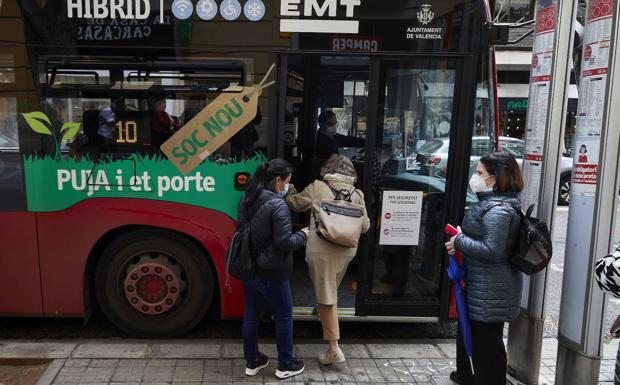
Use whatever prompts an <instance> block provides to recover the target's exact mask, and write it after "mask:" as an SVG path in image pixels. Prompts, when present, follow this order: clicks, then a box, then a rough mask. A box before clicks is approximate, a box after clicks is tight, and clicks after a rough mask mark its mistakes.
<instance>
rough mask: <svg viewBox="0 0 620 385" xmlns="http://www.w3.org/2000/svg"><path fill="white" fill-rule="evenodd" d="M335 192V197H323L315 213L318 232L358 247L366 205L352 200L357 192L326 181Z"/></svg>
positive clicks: (344, 244)
mask: <svg viewBox="0 0 620 385" xmlns="http://www.w3.org/2000/svg"><path fill="white" fill-rule="evenodd" d="M325 184H326V185H327V186H328V187H329V189H330V190H331V191H332V193H334V199H322V200H321V204H320V205H319V210H318V213H315V216H314V218H315V224H316V232H317V234H319V235H320V236H321V237H322V238H323V239H326V240H328V241H330V242H332V243H335V244H337V245H340V246H345V247H357V244H358V243H359V239H360V235H361V234H362V220H363V217H364V212H365V207H364V205H359V204H356V203H353V202H352V199H351V198H352V196H353V193H354V192H355V189H353V191H348V190H346V189H342V190H336V189H334V188H333V187H332V186H330V184H329V183H327V182H325Z"/></svg>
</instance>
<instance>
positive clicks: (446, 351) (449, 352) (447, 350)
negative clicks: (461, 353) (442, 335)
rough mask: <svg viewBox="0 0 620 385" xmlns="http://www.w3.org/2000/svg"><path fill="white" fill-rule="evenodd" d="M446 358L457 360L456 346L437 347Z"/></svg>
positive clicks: (438, 345)
mask: <svg viewBox="0 0 620 385" xmlns="http://www.w3.org/2000/svg"><path fill="white" fill-rule="evenodd" d="M435 346H437V348H438V349H439V351H440V352H441V353H442V354H443V355H444V357H446V358H456V344H437V345H435Z"/></svg>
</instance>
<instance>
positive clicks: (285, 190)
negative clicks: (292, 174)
mask: <svg viewBox="0 0 620 385" xmlns="http://www.w3.org/2000/svg"><path fill="white" fill-rule="evenodd" d="M287 192H288V183H286V184H285V185H284V190H282V191H280V192H279V193H278V195H280V196H281V197H283V196H285V195H286V193H287Z"/></svg>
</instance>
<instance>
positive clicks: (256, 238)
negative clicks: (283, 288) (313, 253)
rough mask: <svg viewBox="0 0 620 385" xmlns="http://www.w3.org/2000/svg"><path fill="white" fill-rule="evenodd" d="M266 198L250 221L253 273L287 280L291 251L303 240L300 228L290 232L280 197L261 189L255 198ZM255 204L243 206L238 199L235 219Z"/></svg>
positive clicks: (300, 246) (287, 209)
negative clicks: (254, 263) (254, 252)
mask: <svg viewBox="0 0 620 385" xmlns="http://www.w3.org/2000/svg"><path fill="white" fill-rule="evenodd" d="M263 200H266V201H265V202H264V203H263V204H262V205H261V207H260V208H258V210H257V211H256V213H255V214H254V216H253V217H252V219H251V221H250V238H251V242H252V248H253V249H255V250H257V251H258V256H257V257H256V269H257V272H256V273H257V275H259V276H261V277H265V278H271V279H276V280H288V279H290V278H291V274H292V273H293V251H295V250H297V249H301V248H302V247H304V244H305V243H306V234H304V232H303V231H297V232H293V225H292V222H291V212H290V210H289V208H288V206H287V204H286V202H285V201H284V199H282V197H280V196H279V195H278V194H276V193H274V192H273V191H271V190H268V189H264V190H263V191H262V192H261V193H260V195H259V197H258V198H257V199H256V201H255V203H254V205H256V204H257V202H260V201H263ZM254 209H255V206H250V207H249V208H245V207H244V205H243V203H242V202H240V203H239V221H242V220H245V218H246V217H247V215H248V213H251V212H252V210H254Z"/></svg>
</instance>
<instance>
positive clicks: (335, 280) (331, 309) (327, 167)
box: [286, 154, 370, 365]
mask: <svg viewBox="0 0 620 385" xmlns="http://www.w3.org/2000/svg"><path fill="white" fill-rule="evenodd" d="M321 177H322V178H323V180H316V181H314V182H313V183H312V184H310V185H309V186H308V187H306V188H305V189H304V190H303V191H302V192H297V191H296V190H295V188H294V187H292V186H291V187H290V188H289V193H288V194H287V195H286V201H287V203H288V204H289V206H290V208H291V210H293V211H296V212H305V211H308V210H312V216H311V220H310V235H309V236H308V243H307V245H306V262H307V263H308V269H309V270H310V278H311V279H312V283H313V285H314V294H315V296H316V302H317V304H318V311H319V317H320V319H321V325H322V327H323V339H324V340H325V341H327V342H328V343H329V349H327V351H326V352H325V353H321V354H320V355H319V361H320V362H321V363H322V364H324V365H328V364H335V363H340V362H344V361H345V358H344V354H343V353H342V351H341V350H340V348H339V346H338V340H339V339H340V328H339V325H338V308H337V301H338V286H339V285H340V283H341V282H342V279H343V278H344V274H345V273H346V271H347V267H348V266H349V263H350V262H351V260H352V259H353V258H354V257H355V254H356V253H357V247H344V246H340V245H337V244H334V243H332V242H329V241H327V240H325V239H323V238H321V237H320V236H318V235H317V232H316V225H315V223H314V220H315V217H316V215H317V213H318V210H319V205H320V203H321V200H323V199H334V192H333V191H332V188H333V189H334V190H336V191H340V190H346V191H348V192H349V193H350V194H351V201H352V202H353V203H357V204H361V205H364V194H363V193H362V192H361V191H360V190H357V189H356V188H355V187H354V186H353V185H354V183H355V181H356V180H357V173H356V172H355V168H354V167H353V163H352V162H351V160H350V159H349V158H347V157H346V156H343V155H338V154H334V155H332V156H331V157H330V158H329V159H328V160H327V161H326V162H325V164H324V165H323V167H322V168H321ZM330 186H331V188H330ZM345 195H346V194H345ZM369 227H370V220H369V219H368V215H367V214H366V213H364V217H363V223H362V232H364V233H365V232H366V231H368V228H369Z"/></svg>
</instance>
